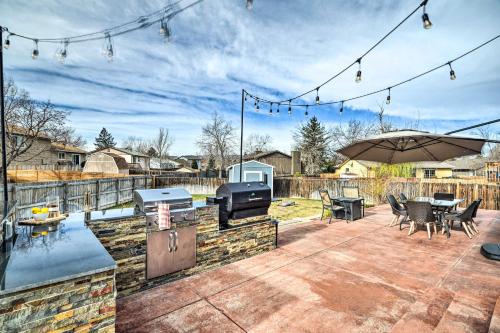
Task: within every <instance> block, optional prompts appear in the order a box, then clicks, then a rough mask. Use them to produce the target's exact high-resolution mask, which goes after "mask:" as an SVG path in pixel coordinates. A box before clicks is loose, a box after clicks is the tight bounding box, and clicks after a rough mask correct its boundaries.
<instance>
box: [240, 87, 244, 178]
mask: <svg viewBox="0 0 500 333" xmlns="http://www.w3.org/2000/svg"><path fill="white" fill-rule="evenodd" d="M244 110H245V89H241V124H240V183H241V182H242V181H243V111H244Z"/></svg>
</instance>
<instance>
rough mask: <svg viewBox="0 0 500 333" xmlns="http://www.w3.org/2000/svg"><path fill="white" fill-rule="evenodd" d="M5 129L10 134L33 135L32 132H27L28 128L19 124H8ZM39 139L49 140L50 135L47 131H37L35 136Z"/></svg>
mask: <svg viewBox="0 0 500 333" xmlns="http://www.w3.org/2000/svg"><path fill="white" fill-rule="evenodd" d="M7 131H8V132H9V133H11V134H17V135H25V136H28V135H30V136H31V135H33V134H34V133H29V129H27V128H24V127H21V126H16V125H9V126H8V129H7ZM36 137H37V138H39V139H45V140H50V137H49V135H48V134H47V133H43V132H41V133H38V135H37V136H36Z"/></svg>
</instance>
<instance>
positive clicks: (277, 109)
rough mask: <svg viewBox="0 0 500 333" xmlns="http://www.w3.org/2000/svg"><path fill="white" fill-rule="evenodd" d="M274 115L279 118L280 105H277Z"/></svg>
mask: <svg viewBox="0 0 500 333" xmlns="http://www.w3.org/2000/svg"><path fill="white" fill-rule="evenodd" d="M276 114H277V115H278V116H279V114H280V103H278V107H277V108H276Z"/></svg>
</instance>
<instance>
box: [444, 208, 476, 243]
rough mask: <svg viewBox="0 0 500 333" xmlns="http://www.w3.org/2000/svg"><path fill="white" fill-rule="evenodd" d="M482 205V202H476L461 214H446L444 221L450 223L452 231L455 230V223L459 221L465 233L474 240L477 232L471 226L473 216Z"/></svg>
mask: <svg viewBox="0 0 500 333" xmlns="http://www.w3.org/2000/svg"><path fill="white" fill-rule="evenodd" d="M480 204H481V201H480V200H474V201H473V202H472V203H471V204H470V205H469V206H468V207H467V208H465V209H464V210H463V211H461V212H456V213H447V214H444V219H445V220H446V221H449V222H450V229H452V228H453V222H455V221H458V222H460V223H461V225H462V228H463V230H464V232H465V233H466V234H467V236H468V237H469V238H472V236H473V235H475V234H476V231H475V230H474V228H473V227H472V226H471V223H472V215H474V210H476V211H477V207H479V205H480Z"/></svg>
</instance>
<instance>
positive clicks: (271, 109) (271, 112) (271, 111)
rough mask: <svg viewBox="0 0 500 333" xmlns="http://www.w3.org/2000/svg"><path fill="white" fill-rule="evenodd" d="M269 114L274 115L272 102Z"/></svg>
mask: <svg viewBox="0 0 500 333" xmlns="http://www.w3.org/2000/svg"><path fill="white" fill-rule="evenodd" d="M269 115H270V116H272V115H273V103H270V104H269Z"/></svg>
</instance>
